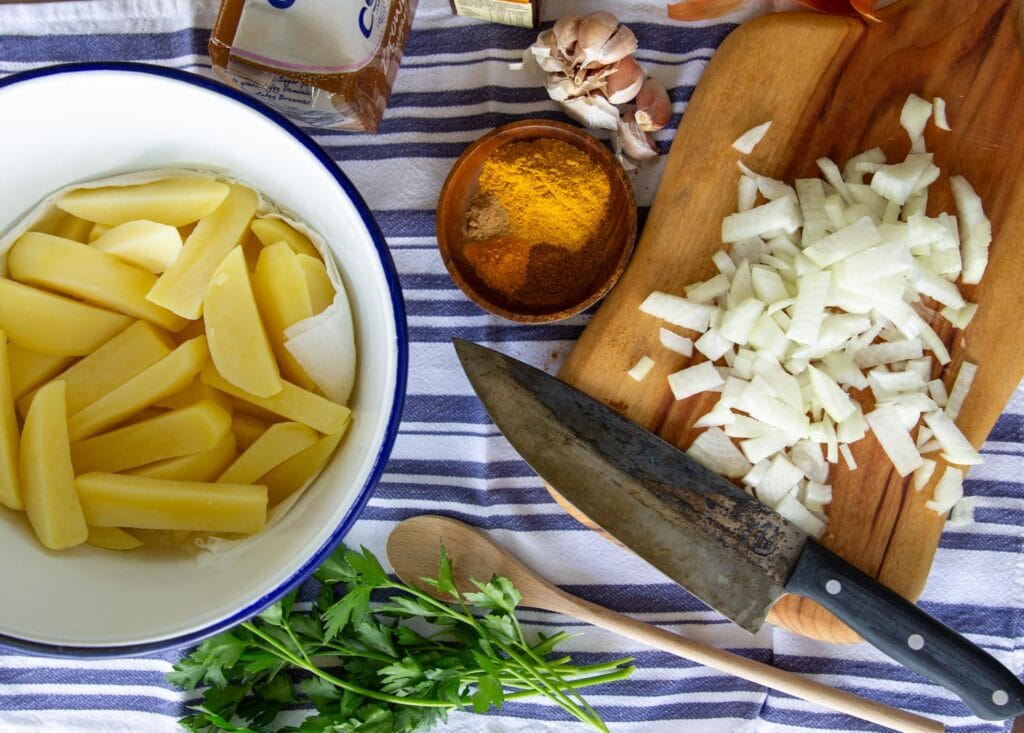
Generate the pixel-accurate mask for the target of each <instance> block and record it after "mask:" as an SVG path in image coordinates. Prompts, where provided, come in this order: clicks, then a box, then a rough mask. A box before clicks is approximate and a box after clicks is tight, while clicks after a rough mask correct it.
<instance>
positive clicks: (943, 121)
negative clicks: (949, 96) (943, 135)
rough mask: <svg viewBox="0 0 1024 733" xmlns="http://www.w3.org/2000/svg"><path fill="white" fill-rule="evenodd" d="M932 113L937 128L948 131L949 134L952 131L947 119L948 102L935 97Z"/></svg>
mask: <svg viewBox="0 0 1024 733" xmlns="http://www.w3.org/2000/svg"><path fill="white" fill-rule="evenodd" d="M932 113H933V115H934V117H935V126H936V127H937V128H939V129H940V130H946V131H947V132H948V131H950V130H952V129H953V128H951V127H950V126H949V120H948V119H947V118H946V100H945V99H943V98H942V97H935V99H933V100H932Z"/></svg>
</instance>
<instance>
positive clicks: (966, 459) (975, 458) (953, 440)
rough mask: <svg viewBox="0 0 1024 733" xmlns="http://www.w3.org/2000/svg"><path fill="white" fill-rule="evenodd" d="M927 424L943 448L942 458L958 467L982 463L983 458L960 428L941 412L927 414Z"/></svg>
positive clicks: (925, 417) (925, 416) (925, 418)
mask: <svg viewBox="0 0 1024 733" xmlns="http://www.w3.org/2000/svg"><path fill="white" fill-rule="evenodd" d="M924 421H925V424H926V425H927V426H928V427H929V428H930V429H931V431H932V432H933V433H935V440H937V441H938V442H939V445H940V446H942V457H943V458H945V459H946V460H947V461H949V462H950V463H955V464H957V465H958V466H973V465H976V464H978V463H981V462H982V461H981V456H979V455H978V451H976V450H974V446H972V445H971V444H970V443H969V442H968V441H967V438H965V437H964V434H963V433H961V432H960V428H958V427H957V426H956V424H955V423H954V422H953V421H952V420H951V419H950V418H949V415H947V414H946V413H944V412H942V411H941V410H935V411H934V412H926V413H925V414H924Z"/></svg>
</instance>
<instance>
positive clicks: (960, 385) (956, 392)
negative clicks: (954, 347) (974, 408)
mask: <svg viewBox="0 0 1024 733" xmlns="http://www.w3.org/2000/svg"><path fill="white" fill-rule="evenodd" d="M977 373H978V365H977V364H972V363H971V362H969V361H965V362H964V363H962V364H961V365H960V371H958V372H957V373H956V380H955V381H954V382H953V388H952V389H951V390H950V391H949V399H948V400H947V401H946V406H945V413H946V414H947V415H948V416H949V419H950V420H953V421H955V420H956V419H957V417H959V416H960V410H961V408H962V407H963V405H964V400H965V399H966V398H967V393H968V392H970V391H971V385H972V384H973V383H974V377H975V375H976V374H977Z"/></svg>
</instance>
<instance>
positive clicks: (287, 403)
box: [203, 365, 352, 435]
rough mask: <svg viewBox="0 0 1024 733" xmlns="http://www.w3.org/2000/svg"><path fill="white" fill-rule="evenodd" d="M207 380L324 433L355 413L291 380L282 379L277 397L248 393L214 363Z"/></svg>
mask: <svg viewBox="0 0 1024 733" xmlns="http://www.w3.org/2000/svg"><path fill="white" fill-rule="evenodd" d="M203 381H204V382H206V383H207V384H208V385H210V386H211V387H214V388H215V389H219V390H220V391H221V392H227V393H228V394H229V395H231V396H232V397H238V398H239V399H242V400H245V401H246V402H251V403H252V404H254V405H256V406H257V407H262V408H263V409H264V410H268V411H270V412H272V413H274V414H275V415H280V416H281V417H284V418H287V419H289V420H294V421H296V422H300V423H302V424H303V425H308V426H309V427H311V428H313V429H314V430H317V431H319V432H321V433H325V434H328V435H329V434H331V433H336V432H338V431H339V430H341V429H342V428H344V427H345V425H347V424H348V421H349V420H350V419H351V416H352V412H351V410H349V409H348V408H347V407H345V406H344V405H339V404H338V403H336V402H331V401H330V400H328V399H326V398H324V397H321V396H320V395H316V394H313V393H312V392H307V391H306V390H304V389H302V388H301V387H296V386H295V385H294V384H292V383H291V382H284V381H282V382H281V385H282V389H281V391H280V392H278V393H277V394H276V395H274V396H273V397H265V398H264V397H256V396H255V395H251V394H247V393H246V392H244V391H242V390H240V389H238V388H237V387H235V386H234V385H233V384H231V383H230V382H228V381H227V380H226V379H224V377H222V376H221V375H220V374H218V373H217V370H216V369H214V368H213V366H212V365H209V366H207V367H206V368H205V369H203Z"/></svg>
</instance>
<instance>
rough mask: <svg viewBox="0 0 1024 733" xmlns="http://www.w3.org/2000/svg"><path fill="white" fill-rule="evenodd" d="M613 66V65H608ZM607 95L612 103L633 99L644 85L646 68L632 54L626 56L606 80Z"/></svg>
mask: <svg viewBox="0 0 1024 733" xmlns="http://www.w3.org/2000/svg"><path fill="white" fill-rule="evenodd" d="M606 68H611V67H606ZM605 84H606V86H605V96H606V97H608V101H609V102H611V103H612V104H625V103H626V102H629V101H632V99H633V97H635V96H636V95H637V94H638V93H639V92H640V88H641V87H642V86H643V85H644V70H643V69H641V68H640V64H638V63H637V61H636V59H635V58H633V57H632V56H626V57H625V58H623V59H622V60H621V61H619V63H618V64H617V65H616V66H615V70H614V71H613V72H612V73H611V74H609V75H608V78H607V79H606V80H605Z"/></svg>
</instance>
